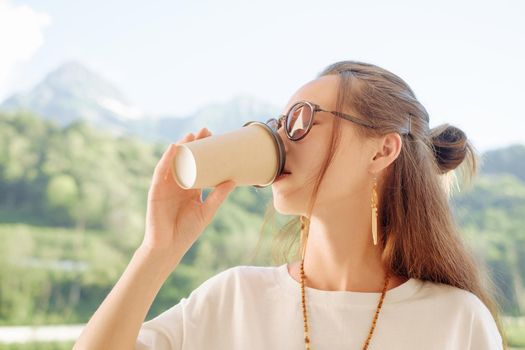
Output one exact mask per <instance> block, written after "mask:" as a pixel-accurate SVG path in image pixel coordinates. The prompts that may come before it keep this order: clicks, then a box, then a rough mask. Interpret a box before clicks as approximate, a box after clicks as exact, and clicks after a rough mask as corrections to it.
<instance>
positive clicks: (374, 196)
mask: <svg viewBox="0 0 525 350" xmlns="http://www.w3.org/2000/svg"><path fill="white" fill-rule="evenodd" d="M372 237H373V239H374V245H377V180H376V178H375V177H374V183H373V187H372Z"/></svg>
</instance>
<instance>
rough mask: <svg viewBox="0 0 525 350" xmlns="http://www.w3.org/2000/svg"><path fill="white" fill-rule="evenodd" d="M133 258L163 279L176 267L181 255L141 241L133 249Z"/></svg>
mask: <svg viewBox="0 0 525 350" xmlns="http://www.w3.org/2000/svg"><path fill="white" fill-rule="evenodd" d="M133 258H134V259H135V260H137V262H138V263H139V264H140V265H145V266H147V268H148V269H149V270H151V272H152V273H154V274H157V275H159V276H160V277H161V278H164V279H165V278H167V276H168V275H169V274H170V273H171V272H172V271H173V270H174V269H175V268H176V267H177V265H178V264H179V262H180V260H181V259H182V256H179V255H178V254H176V253H174V252H173V251H172V250H171V251H170V250H168V249H159V248H153V247H150V246H148V245H147V244H144V243H143V244H141V245H140V246H139V247H138V248H137V249H136V250H135V254H134V256H133Z"/></svg>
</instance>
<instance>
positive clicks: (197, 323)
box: [135, 268, 235, 350]
mask: <svg viewBox="0 0 525 350" xmlns="http://www.w3.org/2000/svg"><path fill="white" fill-rule="evenodd" d="M233 271H235V269H234V268H230V269H227V270H225V271H222V272H220V273H218V274H216V275H214V276H212V277H211V278H209V279H207V280H206V281H204V282H203V283H202V284H201V285H200V286H198V287H197V288H196V289H194V290H193V291H192V292H191V293H190V295H189V296H188V297H187V298H182V299H181V300H180V301H179V303H178V304H176V305H174V306H172V307H171V308H170V309H168V310H166V311H164V312H163V313H161V314H160V315H158V316H157V317H155V318H153V319H151V320H149V321H147V322H144V323H143V324H142V327H141V328H140V331H139V334H138V337H137V340H136V345H135V350H152V349H155V350H182V349H185V348H187V345H185V337H200V336H202V335H203V334H204V333H205V332H206V331H207V330H206V329H205V328H206V327H207V326H208V325H210V324H213V323H214V322H216V321H217V319H216V317H217V315H216V313H217V307H216V305H217V304H218V303H219V302H220V301H221V300H223V299H224V295H225V293H228V285H227V283H228V279H229V276H230V275H231V272H233ZM208 331H209V329H208ZM186 342H187V340H186Z"/></svg>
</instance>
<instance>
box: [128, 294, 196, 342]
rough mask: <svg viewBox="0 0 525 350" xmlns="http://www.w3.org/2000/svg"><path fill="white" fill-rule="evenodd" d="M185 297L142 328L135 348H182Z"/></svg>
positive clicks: (145, 323)
mask: <svg viewBox="0 0 525 350" xmlns="http://www.w3.org/2000/svg"><path fill="white" fill-rule="evenodd" d="M185 301H186V299H185V298H183V299H181V301H180V302H179V303H178V304H176V305H175V306H172V307H171V308H170V309H168V310H166V311H164V312H163V313H161V314H160V315H158V316H157V317H155V318H153V319H151V320H149V321H147V322H144V323H143V324H142V327H141V328H140V331H139V335H138V337H137V341H136V344H135V350H152V349H155V350H180V349H182V337H183V317H182V315H183V310H182V309H183V303H184V302H185Z"/></svg>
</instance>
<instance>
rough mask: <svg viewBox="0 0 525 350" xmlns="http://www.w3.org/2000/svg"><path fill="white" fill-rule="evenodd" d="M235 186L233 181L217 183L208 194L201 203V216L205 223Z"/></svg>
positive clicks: (209, 220)
mask: <svg viewBox="0 0 525 350" xmlns="http://www.w3.org/2000/svg"><path fill="white" fill-rule="evenodd" d="M234 188H235V182H234V181H231V180H230V181H226V182H222V183H220V184H219V185H217V186H216V187H215V188H214V189H213V191H212V192H211V193H210V194H208V196H207V197H206V199H205V200H204V203H202V211H203V215H202V216H203V218H204V220H205V222H206V224H208V223H210V222H211V220H212V219H213V216H214V215H215V212H216V211H217V210H218V209H219V207H220V206H221V204H222V202H224V200H225V199H226V197H227V196H228V194H230V192H231V191H232V190H233V189H234Z"/></svg>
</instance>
